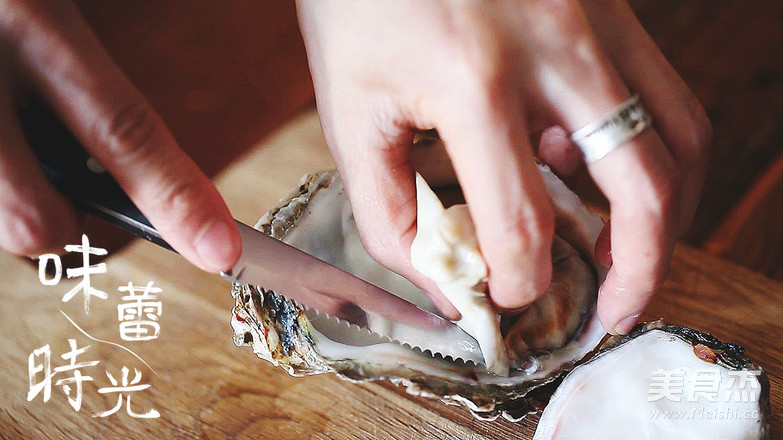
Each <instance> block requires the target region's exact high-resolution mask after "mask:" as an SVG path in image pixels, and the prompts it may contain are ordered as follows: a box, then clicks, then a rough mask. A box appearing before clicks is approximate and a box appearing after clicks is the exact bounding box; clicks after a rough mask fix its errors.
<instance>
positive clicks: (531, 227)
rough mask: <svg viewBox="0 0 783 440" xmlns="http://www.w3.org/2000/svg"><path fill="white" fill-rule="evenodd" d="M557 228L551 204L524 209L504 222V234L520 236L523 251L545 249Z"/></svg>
mask: <svg viewBox="0 0 783 440" xmlns="http://www.w3.org/2000/svg"><path fill="white" fill-rule="evenodd" d="M554 230H555V215H554V211H553V210H552V207H551V206H544V207H543V208H537V209H529V208H527V209H524V210H523V211H522V212H521V213H519V214H517V215H512V216H510V217H508V218H507V219H506V220H505V221H504V222H503V231H502V233H503V235H505V236H507V237H512V238H514V237H519V240H516V241H519V242H520V243H522V251H523V252H530V251H534V250H537V249H545V246H548V245H549V243H551V239H552V235H553V234H554Z"/></svg>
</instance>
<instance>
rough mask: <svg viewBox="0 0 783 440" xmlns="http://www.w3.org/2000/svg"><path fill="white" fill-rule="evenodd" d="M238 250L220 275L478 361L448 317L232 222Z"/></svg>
mask: <svg viewBox="0 0 783 440" xmlns="http://www.w3.org/2000/svg"><path fill="white" fill-rule="evenodd" d="M237 226H238V227H239V233H240V236H241V237H242V255H241V256H240V258H239V261H238V262H237V263H236V265H234V267H233V268H232V269H231V271H230V272H224V273H222V275H223V277H224V278H226V279H228V280H229V281H231V282H233V283H239V284H252V285H256V286H262V287H263V288H264V289H267V290H272V291H274V292H275V293H278V294H281V295H283V296H285V297H286V298H288V299H291V300H294V301H295V302H297V303H299V304H303V305H305V306H307V307H310V308H313V309H315V310H317V311H318V312H320V313H325V314H327V315H329V316H332V317H334V318H337V319H339V320H341V321H345V322H347V323H349V324H353V325H356V326H358V327H361V328H365V329H367V330H369V331H371V332H372V333H375V334H378V335H381V336H385V337H388V338H389V339H391V340H392V341H395V342H398V343H402V344H408V345H410V346H413V347H416V348H419V349H420V350H422V351H430V352H432V353H437V354H440V355H442V356H444V357H447V356H448V357H452V358H455V359H462V360H464V361H472V362H474V363H475V364H477V365H480V364H483V362H484V358H483V355H482V353H481V350H480V349H479V345H478V343H477V342H476V340H475V339H474V338H473V337H472V336H470V335H468V334H467V333H466V332H465V331H464V330H462V329H461V328H460V327H459V326H457V325H456V324H454V323H453V322H451V321H449V320H447V319H445V318H443V317H441V316H438V315H436V314H435V313H432V312H430V311H427V310H424V309H421V308H419V307H417V306H416V305H414V304H412V303H410V302H408V301H406V300H404V299H402V298H400V297H398V296H396V295H394V294H392V293H389V292H387V291H386V290H383V289H381V288H380V287H378V286H375V285H374V284H372V283H368V282H367V281H364V280H363V279H361V278H359V277H356V276H354V275H352V274H350V273H348V272H345V271H343V270H341V269H339V268H337V267H335V266H332V265H331V264H328V263H326V262H324V261H322V260H320V259H318V258H316V257H314V256H312V255H310V254H307V253H306V252H303V251H301V250H299V249H297V248H295V247H293V246H290V245H288V244H286V243H284V242H282V241H280V240H277V239H275V238H272V237H269V236H267V235H265V234H263V233H262V232H260V231H257V230H255V229H253V228H251V227H250V226H247V225H245V224H243V223H241V222H237Z"/></svg>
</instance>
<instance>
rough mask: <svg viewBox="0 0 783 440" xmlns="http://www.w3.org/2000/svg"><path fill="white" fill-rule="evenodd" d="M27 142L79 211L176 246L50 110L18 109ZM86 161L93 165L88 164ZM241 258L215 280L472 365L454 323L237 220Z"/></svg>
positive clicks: (467, 341) (473, 346) (474, 350)
mask: <svg viewBox="0 0 783 440" xmlns="http://www.w3.org/2000/svg"><path fill="white" fill-rule="evenodd" d="M19 116H20V121H21V125H22V128H23V131H24V133H25V136H26V138H27V141H28V143H29V144H30V146H31V147H32V148H33V150H34V151H35V153H36V155H37V157H38V159H39V161H40V162H41V165H42V168H43V170H44V172H45V174H46V176H47V178H48V179H49V181H50V182H51V183H52V184H53V185H54V186H55V187H56V188H57V189H58V190H59V191H60V192H62V193H63V194H64V195H66V196H67V197H69V198H70V199H71V201H73V202H74V205H75V206H76V207H77V208H78V209H79V210H81V211H83V212H85V213H87V214H91V215H93V216H95V217H98V218H100V219H102V220H104V221H106V222H108V223H110V224H112V225H115V226H118V227H120V228H122V229H124V230H126V231H128V232H130V233H132V234H134V235H136V236H138V237H140V238H144V239H146V240H148V241H150V242H152V243H155V244H157V245H159V246H161V247H164V248H166V249H168V250H171V251H174V249H173V248H172V247H171V246H170V245H169V244H168V243H167V242H166V241H165V240H164V239H163V238H162V237H161V235H160V233H159V232H158V231H157V230H156V229H155V228H154V227H153V226H152V224H151V223H150V222H149V220H147V218H146V217H145V216H144V215H143V214H142V213H141V211H139V209H138V208H137V207H136V206H135V204H134V203H133V202H132V201H131V200H130V199H129V198H128V196H127V195H126V194H125V192H124V191H123V190H122V188H121V187H120V186H119V184H117V182H116V181H115V180H114V178H113V177H112V176H111V175H110V174H109V173H107V172H105V171H104V170H103V169H102V168H101V167H96V166H95V162H94V161H93V160H92V159H91V158H90V156H89V154H88V153H87V152H86V151H85V150H84V149H83V148H82V146H81V144H80V143H79V141H78V140H77V139H76V138H75V137H74V136H73V135H72V134H71V133H70V131H69V130H68V129H67V128H66V127H65V126H64V125H62V123H61V122H60V121H59V119H58V118H56V116H54V115H53V114H51V112H48V111H43V110H41V109H33V110H30V111H25V110H23V111H21V112H20V115H19ZM91 161H92V162H91ZM237 227H238V228H239V232H240V235H241V238H242V248H243V250H242V255H241V257H240V259H239V261H238V262H237V264H236V265H235V266H234V267H233V268H232V269H231V270H230V271H228V272H224V273H222V274H221V275H222V276H223V277H224V278H226V279H228V280H229V281H231V282H233V283H241V284H252V285H255V286H261V287H263V288H265V289H267V290H273V291H275V292H276V293H278V294H281V295H283V296H285V297H286V298H288V299H291V300H293V301H295V302H297V303H299V304H300V305H304V306H306V307H308V308H311V309H314V310H316V311H317V312H319V313H322V314H326V315H329V316H332V317H334V318H336V319H338V320H340V321H343V322H347V323H349V324H351V325H356V326H358V327H360V328H363V329H366V330H368V331H370V332H371V333H373V334H376V335H379V336H380V337H381V338H388V339H389V340H391V341H394V342H397V343H400V344H404V345H409V346H411V347H416V348H418V349H420V350H422V351H424V352H427V351H429V352H430V353H431V354H439V355H441V356H443V357H451V358H454V359H461V360H464V361H471V362H473V363H475V364H477V365H482V364H483V363H484V359H483V355H482V353H481V350H480V348H479V345H478V343H477V342H476V340H475V339H474V338H473V337H471V336H470V335H468V334H467V333H466V332H465V331H464V330H462V329H461V328H460V327H459V326H457V325H456V324H454V323H453V322H451V321H449V320H447V319H444V318H442V317H441V316H438V315H437V314H435V313H432V312H429V311H427V310H424V309H421V308H419V307H417V306H416V305H414V304H412V303H409V302H407V301H405V300H404V299H402V298H399V297H397V296H395V295H394V294H392V293H389V292H387V291H386V290H383V289H381V288H379V287H377V286H375V285H373V284H371V283H369V282H367V281H364V280H362V279H361V278H358V277H356V276H354V275H352V274H350V273H347V272H345V271H343V270H341V269H339V268H337V267H334V266H332V265H330V264H328V263H326V262H324V261H322V260H319V259H318V258H316V257H314V256H312V255H309V254H307V253H305V252H303V251H301V250H299V249H296V248H295V247H293V246H290V245H288V244H286V243H284V242H282V241H280V240H277V239H275V238H272V237H269V236H267V235H265V234H263V233H262V232H260V231H257V230H255V229H253V228H251V227H250V226H247V225H245V224H244V223H242V222H239V221H237Z"/></svg>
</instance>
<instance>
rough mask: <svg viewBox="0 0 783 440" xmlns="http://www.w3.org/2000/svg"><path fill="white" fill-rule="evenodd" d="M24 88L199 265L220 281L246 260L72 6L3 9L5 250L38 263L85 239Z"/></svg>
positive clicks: (0, 238)
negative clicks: (25, 127)
mask: <svg viewBox="0 0 783 440" xmlns="http://www.w3.org/2000/svg"><path fill="white" fill-rule="evenodd" d="M19 78H24V79H25V83H24V84H22V81H19V80H18V79H19ZM12 80H16V81H14V82H12V83H9V81H12ZM22 86H29V87H31V88H32V89H33V91H34V92H35V93H36V94H39V95H41V96H42V97H43V98H44V99H45V100H46V101H47V103H48V104H49V105H50V106H51V107H52V108H53V109H54V110H55V111H56V112H57V113H58V114H59V116H60V117H61V118H62V119H63V121H65V123H66V124H67V125H68V126H69V128H70V129H71V131H72V132H73V133H74V134H75V135H76V136H77V138H79V140H80V141H81V142H82V144H83V145H84V146H85V147H86V149H87V150H88V151H89V152H90V154H91V155H92V156H93V157H94V158H95V159H96V160H98V161H99V162H100V163H101V164H102V165H103V166H104V167H105V168H106V169H107V170H108V171H109V172H111V174H112V175H113V176H114V177H115V179H116V180H117V181H118V182H119V184H120V185H121V186H122V187H123V189H124V190H125V192H126V193H127V194H128V195H129V196H130V198H131V199H132V200H133V201H134V202H135V203H136V205H137V206H138V207H139V209H141V211H142V212H143V213H144V214H145V215H146V216H147V218H149V220H150V221H151V222H152V224H153V226H155V228H157V229H158V231H160V233H161V235H162V236H163V238H165V239H166V240H167V241H168V242H169V243H170V244H171V245H172V246H173V247H174V248H175V249H176V250H177V251H178V252H179V253H180V254H182V255H183V256H184V257H185V258H187V259H188V260H189V261H190V262H192V263H193V264H195V265H197V266H198V267H200V268H201V269H204V270H207V271H212V272H216V271H220V270H225V269H228V268H230V267H231V266H232V265H233V263H234V262H235V261H236V260H237V259H238V258H239V252H240V247H241V243H240V242H239V234H238V231H237V230H236V226H235V225H234V222H233V220H232V218H231V214H230V213H229V211H228V208H227V207H226V205H225V203H224V202H223V200H222V199H221V197H220V194H219V193H218V192H217V190H216V189H215V187H214V186H213V185H212V183H211V182H210V181H209V179H208V178H207V177H206V176H205V175H204V174H203V173H202V172H201V171H200V170H199V168H198V167H197V166H196V164H195V163H194V162H193V161H192V160H191V159H190V158H189V157H188V156H187V155H186V154H185V153H184V152H183V151H182V150H181V149H180V148H179V146H177V143H176V142H175V141H174V138H173V136H172V135H171V133H170V132H169V130H168V129H167V128H166V126H165V125H164V123H163V121H162V120H161V119H160V117H159V116H158V115H157V114H155V112H154V111H153V110H152V108H151V107H150V105H149V104H148V103H147V102H146V101H145V99H144V98H143V97H142V95H141V94H140V93H139V92H138V91H137V90H136V89H135V88H134V87H133V85H132V84H131V83H130V81H129V80H128V79H127V78H126V77H125V75H123V73H122V72H121V71H120V69H119V68H118V67H117V66H116V65H115V64H114V63H113V62H112V60H111V58H110V57H109V55H108V54H107V53H106V51H105V50H104V48H103V47H102V46H101V44H100V43H99V42H98V40H97V39H96V37H95V35H93V33H92V32H91V30H90V29H89V27H88V26H87V24H86V23H85V22H84V20H83V18H82V17H81V16H80V14H79V12H78V10H77V9H76V7H75V6H74V5H73V4H72V3H70V2H68V1H63V0H40V1H26V0H7V1H3V2H0V121H2V126H1V127H0V246H1V247H2V248H4V249H6V250H8V251H10V252H12V253H15V254H19V255H30V256H32V255H38V254H41V253H44V252H47V251H52V250H55V249H57V250H61V249H62V245H63V244H65V242H66V241H68V240H72V239H74V238H75V237H74V236H75V233H76V230H77V217H76V214H75V211H74V209H73V207H72V206H71V205H70V203H69V202H68V201H67V200H66V199H65V198H64V197H63V196H62V195H60V194H59V193H57V192H56V191H55V190H54V189H53V188H52V187H51V186H50V185H49V184H48V182H47V181H46V178H45V177H44V174H43V172H42V170H41V168H40V165H39V164H38V162H37V160H36V158H35V156H34V154H33V152H32V151H31V150H30V148H29V147H28V146H27V145H26V142H25V139H24V136H23V134H22V132H21V129H20V126H19V121H18V120H17V119H16V113H15V109H14V102H13V98H12V92H16V91H18V89H19V88H20V87H22Z"/></svg>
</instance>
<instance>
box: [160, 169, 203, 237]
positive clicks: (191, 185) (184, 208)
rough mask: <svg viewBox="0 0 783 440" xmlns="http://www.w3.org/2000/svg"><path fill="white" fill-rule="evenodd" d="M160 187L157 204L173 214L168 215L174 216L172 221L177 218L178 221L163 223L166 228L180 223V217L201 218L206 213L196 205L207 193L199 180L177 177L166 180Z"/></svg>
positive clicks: (186, 219)
mask: <svg viewBox="0 0 783 440" xmlns="http://www.w3.org/2000/svg"><path fill="white" fill-rule="evenodd" d="M159 188H160V191H161V192H160V194H159V195H158V197H157V200H156V206H158V207H161V208H163V209H165V211H166V212H168V213H170V214H171V215H170V216H168V217H169V218H172V221H174V220H175V219H176V220H177V223H172V224H171V225H163V227H164V228H165V227H167V226H175V225H176V224H179V223H178V221H179V220H180V219H183V220H184V221H188V220H189V219H196V218H201V216H203V215H204V214H203V213H202V212H200V211H199V210H198V209H197V208H198V207H197V206H196V203H197V201H199V200H201V199H202V197H203V195H204V194H206V190H205V188H204V185H203V184H202V183H201V182H199V181H198V180H196V179H193V178H183V179H176V180H173V181H169V182H165V184H163V185H160V186H159Z"/></svg>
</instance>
